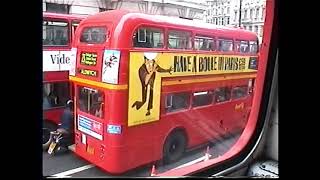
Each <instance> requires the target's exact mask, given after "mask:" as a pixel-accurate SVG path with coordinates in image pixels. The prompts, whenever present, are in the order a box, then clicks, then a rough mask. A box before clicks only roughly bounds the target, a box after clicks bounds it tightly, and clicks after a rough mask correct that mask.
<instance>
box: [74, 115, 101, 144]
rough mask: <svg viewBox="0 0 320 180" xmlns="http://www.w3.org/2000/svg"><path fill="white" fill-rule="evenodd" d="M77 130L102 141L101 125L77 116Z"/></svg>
mask: <svg viewBox="0 0 320 180" xmlns="http://www.w3.org/2000/svg"><path fill="white" fill-rule="evenodd" d="M78 130H79V131H81V132H84V133H86V134H88V135H90V136H92V137H95V138H97V139H99V140H102V133H103V128H102V123H100V122H97V121H94V120H92V119H89V118H87V117H84V116H81V115H78Z"/></svg>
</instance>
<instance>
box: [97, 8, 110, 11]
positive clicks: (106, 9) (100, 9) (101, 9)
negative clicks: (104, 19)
mask: <svg viewBox="0 0 320 180" xmlns="http://www.w3.org/2000/svg"><path fill="white" fill-rule="evenodd" d="M110 10H113V9H108V8H99V12H103V11H110Z"/></svg>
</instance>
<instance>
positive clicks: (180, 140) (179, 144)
mask: <svg viewBox="0 0 320 180" xmlns="http://www.w3.org/2000/svg"><path fill="white" fill-rule="evenodd" d="M186 143H187V141H186V137H185V135H184V133H183V132H182V131H174V132H173V133H171V134H170V135H169V136H168V137H167V139H166V141H165V144H164V147H163V161H164V163H165V164H169V163H172V162H175V161H177V160H179V159H180V158H181V157H182V155H183V153H184V152H185V149H186Z"/></svg>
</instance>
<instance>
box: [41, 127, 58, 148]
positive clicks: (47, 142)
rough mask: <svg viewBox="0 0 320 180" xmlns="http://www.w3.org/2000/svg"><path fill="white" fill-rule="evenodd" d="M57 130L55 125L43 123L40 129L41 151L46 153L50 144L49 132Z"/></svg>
mask: <svg viewBox="0 0 320 180" xmlns="http://www.w3.org/2000/svg"><path fill="white" fill-rule="evenodd" d="M56 129H57V125H55V124H53V123H51V122H48V121H44V123H43V127H42V149H43V150H44V151H46V150H47V149H48V147H49V145H50V143H51V140H50V132H51V131H55V130H56Z"/></svg>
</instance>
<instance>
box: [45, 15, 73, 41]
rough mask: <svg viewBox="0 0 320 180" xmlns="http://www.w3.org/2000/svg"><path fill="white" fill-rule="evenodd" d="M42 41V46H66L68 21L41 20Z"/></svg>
mask: <svg viewBox="0 0 320 180" xmlns="http://www.w3.org/2000/svg"><path fill="white" fill-rule="evenodd" d="M42 28H43V29H42V30H43V31H42V32H43V35H42V43H43V45H44V46H50V45H51V46H66V45H68V41H69V38H68V23H66V22H57V21H56V22H54V21H43V26H42Z"/></svg>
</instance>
